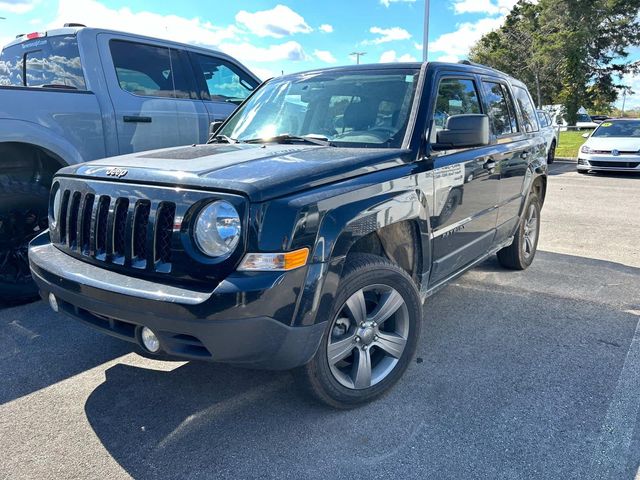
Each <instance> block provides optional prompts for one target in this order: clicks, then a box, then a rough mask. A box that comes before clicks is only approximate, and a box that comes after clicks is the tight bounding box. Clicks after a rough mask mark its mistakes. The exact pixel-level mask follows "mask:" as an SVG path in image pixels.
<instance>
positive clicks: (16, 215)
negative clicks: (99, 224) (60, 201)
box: [0, 182, 49, 303]
mask: <svg viewBox="0 0 640 480" xmlns="http://www.w3.org/2000/svg"><path fill="white" fill-rule="evenodd" d="M48 198H49V190H48V189H47V188H45V187H43V186H41V185H37V184H32V183H26V182H5V183H0V302H5V303H8V302H10V303H15V302H21V301H24V300H28V299H31V298H35V297H36V296H37V294H38V290H37V287H36V285H35V283H34V282H33V280H32V278H31V272H30V271H29V261H28V258H27V249H28V246H29V242H30V241H31V240H32V239H33V238H34V237H35V236H36V235H37V234H38V233H40V232H42V231H43V230H46V228H47V222H48V218H47V209H48V207H47V205H48Z"/></svg>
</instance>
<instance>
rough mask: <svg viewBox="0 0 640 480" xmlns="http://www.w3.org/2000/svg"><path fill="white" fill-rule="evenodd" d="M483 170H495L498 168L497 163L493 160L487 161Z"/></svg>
mask: <svg viewBox="0 0 640 480" xmlns="http://www.w3.org/2000/svg"><path fill="white" fill-rule="evenodd" d="M482 168H484V169H486V170H493V169H494V168H496V162H494V161H493V160H487V161H486V162H484V164H483V165H482Z"/></svg>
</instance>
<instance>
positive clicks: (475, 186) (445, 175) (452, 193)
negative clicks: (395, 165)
mask: <svg viewBox="0 0 640 480" xmlns="http://www.w3.org/2000/svg"><path fill="white" fill-rule="evenodd" d="M436 84H437V85H438V90H437V97H436V102H435V109H434V112H433V113H434V116H433V121H432V122H431V125H432V128H431V132H430V139H431V142H432V143H433V142H435V140H436V135H437V130H438V129H441V128H444V125H445V122H446V119H447V118H448V117H449V116H451V115H460V114H471V113H484V111H483V108H482V106H481V105H482V104H481V103H480V95H479V86H478V81H477V79H476V78H475V76H473V75H468V76H467V75H464V74H460V73H455V74H453V73H452V74H451V75H448V74H443V75H441V76H439V78H438V79H437V83H436ZM492 152H493V146H485V147H479V148H468V149H459V150H450V151H439V152H434V153H433V154H432V156H431V157H430V159H428V160H426V161H427V162H432V167H433V178H434V197H433V198H434V200H433V205H432V212H431V219H430V221H431V237H432V252H433V268H432V272H431V279H430V285H435V284H437V283H439V282H441V281H443V280H445V279H446V278H447V277H449V276H450V275H452V274H454V273H456V272H457V271H459V270H461V269H462V268H464V267H465V266H467V265H469V264H470V263H472V262H473V261H474V260H476V259H477V258H479V257H481V256H482V255H483V254H484V253H485V252H486V251H487V250H489V249H490V248H491V245H492V243H493V241H494V237H495V230H496V220H497V204H498V191H499V188H498V185H499V175H498V174H497V173H496V163H495V161H494V160H493V158H492V156H491V155H492Z"/></svg>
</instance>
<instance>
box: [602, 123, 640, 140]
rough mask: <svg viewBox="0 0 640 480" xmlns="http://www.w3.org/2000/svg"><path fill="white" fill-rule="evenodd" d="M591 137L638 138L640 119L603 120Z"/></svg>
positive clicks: (639, 135) (639, 136) (639, 134)
mask: <svg viewBox="0 0 640 480" xmlns="http://www.w3.org/2000/svg"><path fill="white" fill-rule="evenodd" d="M591 136H592V137H633V138H640V120H617V121H615V122H603V123H601V124H600V126H599V127H598V128H596V130H595V132H593V134H592V135H591Z"/></svg>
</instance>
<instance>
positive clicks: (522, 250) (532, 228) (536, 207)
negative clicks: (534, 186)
mask: <svg viewBox="0 0 640 480" xmlns="http://www.w3.org/2000/svg"><path fill="white" fill-rule="evenodd" d="M539 237H540V201H539V200H538V196H537V195H536V194H535V193H531V194H530V195H529V199H528V200H527V203H526V205H525V208H524V216H523V217H522V218H521V219H520V224H519V225H518V230H517V231H516V234H515V236H514V238H513V243H512V244H511V245H509V246H508V247H505V248H503V249H502V250H500V251H499V252H498V261H499V262H500V265H502V266H503V267H505V268H508V269H511V270H524V269H526V268H527V267H528V266H529V265H531V263H532V262H533V259H534V257H535V255H536V251H537V249H538V238H539Z"/></svg>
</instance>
